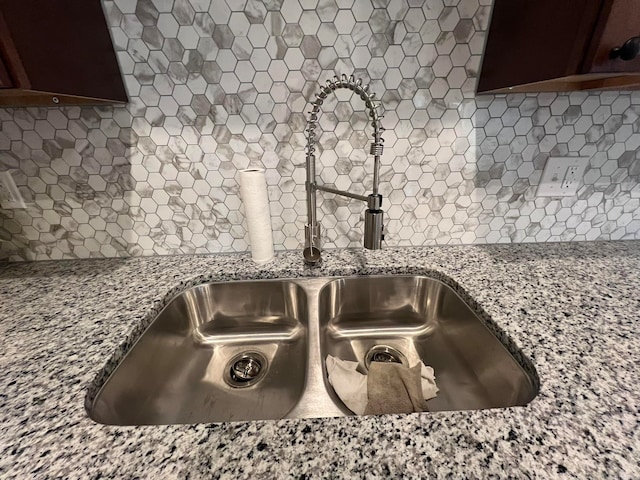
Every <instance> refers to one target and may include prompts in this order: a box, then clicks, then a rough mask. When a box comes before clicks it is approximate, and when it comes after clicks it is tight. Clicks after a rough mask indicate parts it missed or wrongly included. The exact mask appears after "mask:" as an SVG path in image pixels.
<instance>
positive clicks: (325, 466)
mask: <svg viewBox="0 0 640 480" xmlns="http://www.w3.org/2000/svg"><path fill="white" fill-rule="evenodd" d="M429 271H437V272H440V273H441V274H443V275H446V276H448V277H450V278H451V279H452V280H453V281H455V282H457V283H458V284H459V285H460V287H462V288H463V289H464V290H465V291H466V292H467V293H468V294H469V295H470V296H471V297H473V298H474V299H475V300H476V301H477V302H478V304H479V305H480V306H481V307H482V308H483V309H484V311H485V312H486V313H487V314H489V315H490V316H491V318H492V319H493V321H494V322H495V323H496V324H497V325H498V326H499V327H500V328H501V329H503V330H504V331H505V332H506V333H507V334H508V335H509V336H510V337H511V338H512V339H513V340H514V341H515V343H516V344H517V345H518V346H519V347H520V348H521V349H522V351H523V352H524V353H525V354H526V355H527V356H528V357H529V359H530V360H531V361H532V362H533V364H534V365H535V367H536V369H537V372H538V374H539V377H540V382H541V390H540V393H539V395H538V396H537V397H536V399H535V400H534V401H533V402H532V403H531V404H529V405H528V406H527V407H516V408H510V409H500V410H484V411H469V412H441V413H423V414H412V415H404V416H403V415H385V416H379V417H344V418H323V419H310V420H282V421H265V422H249V423H231V424H210V425H204V424H199V425H178V426H147V427H113V426H104V425H98V424H96V423H94V422H93V421H92V420H90V419H89V418H88V417H87V414H86V412H85V409H84V400H85V396H86V393H87V389H88V388H89V386H90V385H92V384H93V383H94V381H95V379H96V376H97V375H98V373H99V372H100V371H102V370H103V369H104V368H105V365H106V364H107V362H108V361H109V359H111V358H113V356H114V352H117V351H118V349H119V348H120V347H119V346H121V345H122V344H123V342H125V340H126V339H127V338H128V337H130V336H131V334H132V332H133V331H135V330H136V329H139V328H140V325H141V324H143V323H144V322H145V321H146V319H148V317H149V314H150V312H152V311H153V309H155V308H158V307H159V306H160V305H161V304H162V302H163V301H164V299H165V298H166V296H167V295H168V293H169V292H170V291H175V289H176V288H183V286H184V285H186V284H187V283H189V281H190V280H193V279H196V280H193V281H198V280H197V279H198V278H207V277H211V278H212V279H220V280H224V279H245V278H264V277H282V278H286V277H299V276H309V275H318V276H332V275H353V274H368V273H385V272H386V273H409V272H411V273H414V272H415V273H421V272H429ZM638 272H640V242H635V241H634V242H612V243H582V244H578V243H574V244H544V245H520V246H514V245H509V246H473V247H471V246H467V247H434V248H406V249H387V250H382V251H376V252H370V251H362V250H348V251H327V252H325V262H324V265H323V266H322V268H321V269H318V270H313V271H311V270H309V269H306V268H304V267H303V265H302V261H301V257H300V254H299V252H286V253H279V255H278V258H277V260H276V261H275V262H273V263H271V264H269V265H267V266H263V267H258V266H256V265H254V264H253V263H252V262H251V260H250V257H249V255H248V254H241V255H236V254H234V255H209V256H180V257H147V258H134V259H111V260H83V261H59V262H37V263H15V264H5V265H3V266H0V478H3V479H4V478H20V479H21V478H65V479H66V478H82V479H85V478H112V477H115V478H154V479H165V478H192V479H198V478H276V477H277V478H325V477H329V478H360V477H367V478H372V477H381V478H389V477H396V478H397V477H411V478H415V477H424V478H434V477H451V478H463V477H464V478H487V477H507V476H509V477H516V478H531V477H540V478H549V477H561V478H571V477H578V478H590V479H593V478H604V477H614V478H620V477H621V478H638V477H640V335H639V334H638V331H639V330H640V292H639V290H638V288H639V282H638V278H639V275H640V274H639V273H638Z"/></svg>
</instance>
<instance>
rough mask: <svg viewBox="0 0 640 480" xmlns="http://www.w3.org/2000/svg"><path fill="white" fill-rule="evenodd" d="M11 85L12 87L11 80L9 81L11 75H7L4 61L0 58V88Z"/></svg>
mask: <svg viewBox="0 0 640 480" xmlns="http://www.w3.org/2000/svg"><path fill="white" fill-rule="evenodd" d="M11 87H13V82H12V81H11V77H10V76H9V72H8V71H7V67H5V66H4V62H3V61H2V59H1V58H0V88H11Z"/></svg>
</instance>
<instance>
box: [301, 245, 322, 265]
mask: <svg viewBox="0 0 640 480" xmlns="http://www.w3.org/2000/svg"><path fill="white" fill-rule="evenodd" d="M302 256H303V257H304V263H306V264H307V265H309V266H310V267H315V266H317V265H320V263H322V256H321V255H320V250H319V249H317V248H316V247H307V248H305V249H304V250H303V251H302Z"/></svg>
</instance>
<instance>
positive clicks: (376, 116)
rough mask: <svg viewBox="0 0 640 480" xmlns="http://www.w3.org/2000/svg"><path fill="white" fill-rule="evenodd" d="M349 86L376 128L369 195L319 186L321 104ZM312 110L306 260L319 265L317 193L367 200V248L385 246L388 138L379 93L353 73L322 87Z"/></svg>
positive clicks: (365, 222)
mask: <svg viewBox="0 0 640 480" xmlns="http://www.w3.org/2000/svg"><path fill="white" fill-rule="evenodd" d="M342 88H346V89H349V90H352V91H353V92H354V93H356V94H357V95H358V96H359V97H360V98H361V99H362V100H363V101H364V104H365V107H366V109H367V112H368V114H369V117H370V119H371V126H372V127H373V135H372V137H373V138H372V140H373V141H372V143H371V149H370V153H371V155H373V158H374V160H373V186H372V190H373V191H372V193H371V194H369V195H368V196H364V195H358V194H355V193H352V192H345V191H342V190H337V189H335V188H331V187H326V186H324V185H318V183H317V182H316V158H315V150H316V128H317V126H318V117H319V115H320V107H321V106H322V104H323V102H324V101H325V100H326V98H327V97H328V96H329V94H330V93H332V92H335V91H336V90H338V89H342ZM311 106H312V109H311V112H309V119H308V121H307V128H306V130H305V132H306V135H307V147H306V167H307V179H306V182H305V186H306V192H307V216H308V223H307V225H306V226H305V248H304V250H303V256H304V260H305V262H306V263H307V264H309V265H317V264H319V263H320V261H321V254H320V252H321V242H320V236H321V231H320V225H319V223H318V219H317V206H316V192H317V191H318V190H322V191H325V192H328V193H333V194H336V195H342V196H344V197H349V198H353V199H356V200H361V201H363V202H366V203H367V207H368V208H367V210H366V211H365V221H364V247H365V248H368V249H372V250H376V249H379V248H381V247H382V241H383V240H384V233H383V232H384V230H383V228H384V227H383V216H384V215H383V211H382V209H381V206H382V195H380V194H379V193H378V186H379V182H380V156H381V155H382V151H383V144H384V139H383V138H382V133H383V132H384V128H383V127H382V125H381V120H382V118H383V115H382V114H381V113H380V111H379V110H380V109H381V103H380V102H379V101H378V100H377V99H376V96H375V93H371V92H370V91H369V85H363V82H362V79H357V80H356V79H355V78H354V76H353V75H350V76H348V77H347V75H345V74H342V75H341V76H340V77H338V76H335V77H334V78H333V79H332V80H327V82H326V83H325V84H324V85H323V86H321V87H320V92H318V93H316V98H315V100H314V101H312V102H311Z"/></svg>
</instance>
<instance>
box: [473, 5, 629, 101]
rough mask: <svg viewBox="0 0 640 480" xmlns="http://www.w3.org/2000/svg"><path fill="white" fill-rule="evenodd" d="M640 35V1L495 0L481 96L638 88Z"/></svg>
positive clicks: (479, 84) (481, 76)
mask: <svg viewBox="0 0 640 480" xmlns="http://www.w3.org/2000/svg"><path fill="white" fill-rule="evenodd" d="M638 36H640V0H562V1H561V2H559V1H557V0H495V3H494V7H493V16H492V20H491V25H490V28H489V33H488V38H487V45H486V48H485V53H484V57H483V64H482V69H481V72H480V78H479V80H478V93H485V92H487V93H488V92H541V91H571V90H589V89H637V88H639V87H640V56H635V57H634V58H632V59H628V60H625V59H623V58H620V56H618V57H617V58H611V57H612V56H611V52H612V50H614V49H616V48H620V47H622V46H623V45H624V44H625V42H627V41H628V40H631V39H634V37H638ZM632 43H633V42H632ZM630 45H631V44H627V47H629V46H630ZM639 45H640V44H639Z"/></svg>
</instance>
